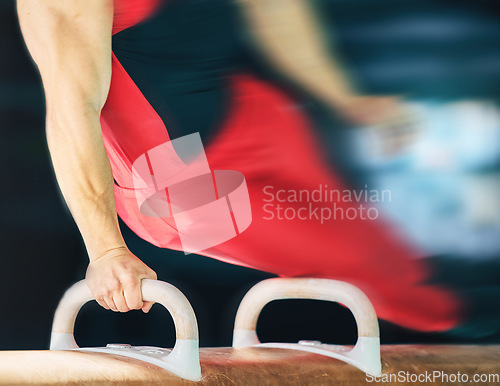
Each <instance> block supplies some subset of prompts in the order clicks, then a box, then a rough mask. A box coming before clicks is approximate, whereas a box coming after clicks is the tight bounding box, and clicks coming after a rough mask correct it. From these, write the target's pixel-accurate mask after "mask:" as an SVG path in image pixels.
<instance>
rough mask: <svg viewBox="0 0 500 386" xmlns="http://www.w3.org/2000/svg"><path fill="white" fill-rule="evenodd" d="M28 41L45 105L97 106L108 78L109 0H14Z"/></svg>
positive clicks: (104, 94) (50, 107) (57, 107)
mask: <svg viewBox="0 0 500 386" xmlns="http://www.w3.org/2000/svg"><path fill="white" fill-rule="evenodd" d="M17 9H18V15H19V23H20V26H21V31H22V33H23V36H24V39H25V42H26V46H27V47H28V50H29V52H30V54H31V56H32V58H33V60H34V61H35V63H36V65H37V66H38V69H39V71H40V74H41V77H42V82H43V85H44V89H45V96H46V102H47V110H48V112H50V110H67V109H70V110H71V109H73V108H74V107H75V106H80V107H82V108H83V107H91V108H93V109H96V110H97V111H100V109H101V108H102V106H103V105H104V102H105V101H106V98H107V93H108V91H109V83H110V79H111V31H112V23H113V1H112V0H43V1H40V0H18V1H17Z"/></svg>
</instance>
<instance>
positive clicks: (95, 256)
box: [88, 244, 128, 263]
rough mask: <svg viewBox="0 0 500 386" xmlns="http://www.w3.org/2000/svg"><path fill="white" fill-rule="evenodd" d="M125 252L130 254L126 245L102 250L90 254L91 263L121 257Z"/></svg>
mask: <svg viewBox="0 0 500 386" xmlns="http://www.w3.org/2000/svg"><path fill="white" fill-rule="evenodd" d="M124 252H128V247H127V246H126V245H125V244H123V245H116V246H114V247H110V248H107V249H104V250H102V249H101V250H100V251H99V252H94V253H90V252H89V254H88V255H89V260H90V263H93V262H96V261H97V260H100V259H102V258H106V257H111V256H114V255H121V254H123V253H124Z"/></svg>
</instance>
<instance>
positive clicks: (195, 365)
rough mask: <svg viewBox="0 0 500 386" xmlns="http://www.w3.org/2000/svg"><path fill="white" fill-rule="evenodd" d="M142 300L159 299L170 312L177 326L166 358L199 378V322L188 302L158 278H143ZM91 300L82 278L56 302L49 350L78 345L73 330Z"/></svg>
mask: <svg viewBox="0 0 500 386" xmlns="http://www.w3.org/2000/svg"><path fill="white" fill-rule="evenodd" d="M142 296H143V300H144V301H151V302H155V303H159V304H161V305H162V306H164V307H165V308H166V309H167V310H168V311H169V312H170V314H171V315H172V318H173V320H174V324H175V330H176V342H175V345H174V348H173V349H172V351H171V353H170V354H169V355H168V357H167V358H168V360H169V361H170V362H171V363H174V362H175V364H176V366H177V367H178V371H177V372H178V373H181V374H184V373H185V374H186V375H181V376H183V377H185V378H187V379H193V380H199V379H200V378H201V368H200V360H199V340H198V323H197V321H196V315H195V313H194V311H193V308H192V307H191V304H190V303H189V301H188V300H187V298H186V297H185V296H184V294H183V293H182V292H181V291H179V290H178V289H177V288H176V287H174V286H173V285H171V284H168V283H165V282H163V281H159V280H150V279H143V280H142ZM90 300H94V297H93V296H92V293H91V292H90V289H89V288H88V286H87V284H86V283H85V280H82V281H79V282H78V283H76V284H74V285H73V286H72V287H70V288H69V289H68V290H67V291H66V293H65V294H64V296H63V298H62V299H61V301H60V302H59V305H58V306H57V309H56V312H55V315H54V322H53V324H52V334H51V340H50V349H51V350H72V349H78V348H79V347H78V345H77V344H76V342H75V339H74V336H73V331H74V326H75V320H76V316H77V315H78V312H79V311H80V308H82V306H83V305H84V304H85V303H87V302H88V301H90Z"/></svg>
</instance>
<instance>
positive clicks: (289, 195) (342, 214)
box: [262, 184, 392, 224]
mask: <svg viewBox="0 0 500 386" xmlns="http://www.w3.org/2000/svg"><path fill="white" fill-rule="evenodd" d="M263 193H264V197H263V199H262V201H263V206H262V209H263V211H264V213H265V215H264V220H274V219H277V220H303V221H306V220H312V221H319V222H320V223H321V224H323V223H325V222H326V221H331V220H351V221H352V220H376V219H377V218H378V217H379V209H378V208H377V207H376V204H377V203H381V202H391V201H392V193H391V191H390V190H387V189H385V190H378V189H370V188H369V187H368V185H365V186H364V188H363V189H357V190H356V189H334V188H330V187H329V186H328V185H326V184H320V185H319V186H318V187H317V188H316V189H277V188H275V187H274V186H272V185H267V186H265V187H264V188H263Z"/></svg>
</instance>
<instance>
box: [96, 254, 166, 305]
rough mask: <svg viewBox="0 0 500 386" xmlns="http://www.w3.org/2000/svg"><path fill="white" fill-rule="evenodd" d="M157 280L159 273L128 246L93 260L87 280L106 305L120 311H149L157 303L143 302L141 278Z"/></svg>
mask: <svg viewBox="0 0 500 386" xmlns="http://www.w3.org/2000/svg"><path fill="white" fill-rule="evenodd" d="M142 279H153V280H156V273H155V272H154V271H153V270H152V269H151V268H149V267H148V266H147V265H146V264H144V263H143V262H142V261H141V260H139V258H137V257H136V256H135V255H134V254H132V253H131V252H130V251H129V250H128V249H127V248H126V247H120V248H116V249H112V250H110V251H108V252H106V253H105V254H104V255H102V256H100V257H98V258H97V259H95V260H92V261H91V262H90V264H89V266H88V269H87V276H86V282H87V285H88V287H89V289H90V291H91V292H92V295H93V296H94V298H95V299H96V301H97V303H99V304H100V305H101V306H102V307H104V308H106V309H111V310H113V311H116V312H118V311H119V312H127V311H130V310H138V309H142V311H143V312H145V313H147V312H149V310H150V309H151V307H152V306H153V302H143V300H142V293H141V280H142Z"/></svg>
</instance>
